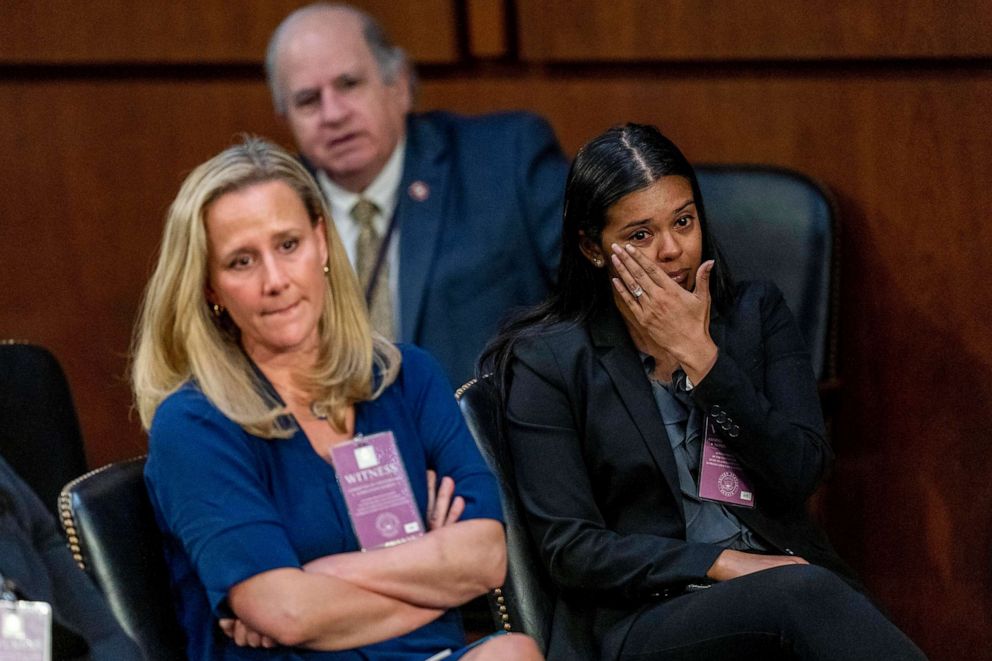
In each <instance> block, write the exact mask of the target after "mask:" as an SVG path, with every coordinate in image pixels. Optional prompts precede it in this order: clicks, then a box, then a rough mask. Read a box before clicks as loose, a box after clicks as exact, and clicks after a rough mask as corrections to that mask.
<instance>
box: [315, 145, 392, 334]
mask: <svg viewBox="0 0 992 661" xmlns="http://www.w3.org/2000/svg"><path fill="white" fill-rule="evenodd" d="M405 154H406V138H403V139H401V140H400V142H399V144H397V145H396V149H394V150H393V153H392V154H391V155H390V156H389V160H388V161H386V165H385V167H383V168H382V171H381V172H380V173H379V174H378V176H376V178H375V179H374V180H373V181H372V183H371V184H369V185H368V187H367V188H366V189H365V190H363V191H362V192H361V194H359V193H353V192H351V191H349V190H345V189H344V188H342V187H340V186H338V185H337V184H336V183H334V182H333V181H331V179H330V177H328V176H327V174H326V173H325V172H324V171H323V170H317V183H318V184H319V185H320V188H321V190H322V191H323V193H324V197H325V198H326V199H327V201H328V203H329V205H330V207H331V217H332V218H333V219H334V226H335V228H337V231H338V235H339V236H340V237H341V242H342V243H344V249H345V251H346V252H347V253H348V260H349V261H350V262H351V265H352V267H353V268H354V266H355V258H356V257H355V253H356V252H357V244H358V232H359V227H358V223H356V222H355V219H354V218H352V217H351V210H352V209H353V208H354V206H355V204H356V203H357V202H358V200H359V198H360V197H364V198H365V199H367V200H369V201H370V202H372V203H374V204H375V206H376V207H377V208H378V209H379V212H378V213H377V214H376V215H375V218H374V219H373V223H374V225H375V229H376V231H377V232H379V236H382V237H385V235H386V232H387V231H388V230H389V223H390V222H391V221H392V219H393V214H394V213H395V211H396V205H397V202H398V200H399V187H400V183H401V181H402V179H403V157H404V155H405ZM399 238H400V228H399V227H398V226H397V227H396V228H395V229H394V230H393V234H392V236H391V237H390V240H389V247H388V249H387V251H386V263H387V264H388V265H389V283H388V284H389V294H390V297H391V299H392V302H393V319H394V320H395V324H396V328H394V329H393V337H395V338H397V340H399V339H401V338H400V328H401V327H402V325H401V323H400V296H399V282H400V279H399V271H400V260H399V255H400V253H399V245H400V242H399Z"/></svg>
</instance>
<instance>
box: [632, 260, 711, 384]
mask: <svg viewBox="0 0 992 661" xmlns="http://www.w3.org/2000/svg"><path fill="white" fill-rule="evenodd" d="M612 248H613V255H612V260H613V268H614V269H615V270H616V272H617V275H618V276H619V277H617V278H613V287H614V289H616V291H617V294H618V295H619V296H620V298H621V299H622V300H623V302H624V303H625V304H626V306H627V308H628V309H629V310H630V313H631V314H632V315H633V317H634V320H635V321H636V322H637V324H638V326H639V327H640V328H641V329H642V331H643V332H644V333H645V334H646V335H647V338H648V339H649V340H650V342H651V343H652V344H654V345H656V346H657V347H658V348H660V349H662V350H664V351H667V352H668V353H670V354H671V355H672V356H674V357H675V358H676V359H677V360H678V361H679V364H680V365H681V366H682V369H683V370H685V372H686V374H688V375H689V378H690V379H692V381H693V382H694V383H699V382H700V381H701V380H702V378H703V377H704V376H706V374H707V373H708V372H709V370H710V368H711V367H712V366H713V363H715V362H716V356H717V347H716V344H714V343H713V340H712V339H711V338H710V272H711V271H712V270H713V260H709V261H707V262H704V263H703V264H701V265H700V266H699V269H698V270H697V271H696V287H695V289H694V291H691V292H690V291H686V290H685V289H683V288H682V286H681V285H679V284H678V283H676V282H675V281H673V280H672V279H671V278H670V277H668V274H667V273H665V271H664V270H662V269H660V268H658V266H657V264H655V263H653V262H652V260H650V259H649V258H648V257H647V256H645V255H644V254H642V253H641V252H639V251H638V250H637V249H635V248H634V247H633V246H630V245H628V246H626V248H621V247H620V246H619V245H617V244H615V243H614V244H613V246H612ZM638 292H639V293H640V294H639V295H638V296H635V295H634V293H638Z"/></svg>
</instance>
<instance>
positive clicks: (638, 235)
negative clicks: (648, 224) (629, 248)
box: [630, 230, 650, 241]
mask: <svg viewBox="0 0 992 661" xmlns="http://www.w3.org/2000/svg"><path fill="white" fill-rule="evenodd" d="M649 236H650V234H649V233H648V231H647V230H637V231H636V232H634V233H633V234H631V235H630V240H631V241H644V240H645V239H647V238H648V237H649Z"/></svg>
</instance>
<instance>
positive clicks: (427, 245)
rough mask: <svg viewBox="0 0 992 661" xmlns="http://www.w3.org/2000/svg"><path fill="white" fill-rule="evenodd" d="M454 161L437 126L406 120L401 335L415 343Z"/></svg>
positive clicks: (401, 216) (399, 206) (401, 215)
mask: <svg viewBox="0 0 992 661" xmlns="http://www.w3.org/2000/svg"><path fill="white" fill-rule="evenodd" d="M449 169H450V160H449V159H448V158H447V148H446V143H445V141H444V139H443V136H442V135H441V134H440V131H438V130H437V129H436V128H435V127H434V126H433V125H432V124H430V123H428V122H425V121H423V120H418V119H417V118H416V116H413V115H411V116H410V117H409V118H408V119H407V144H406V156H405V158H404V163H403V179H402V182H401V183H400V190H399V197H398V200H397V204H396V213H397V214H398V215H397V221H398V223H399V225H398V227H399V230H400V236H401V240H400V244H399V255H400V257H399V261H400V270H399V295H400V326H401V328H400V339H401V340H403V341H406V342H416V341H417V340H418V338H417V336H416V333H417V329H418V328H419V326H420V318H421V315H422V311H423V305H424V293H425V291H426V289H427V283H428V279H429V278H430V270H431V265H432V264H433V263H434V254H435V252H436V250H437V242H438V237H439V236H440V234H441V230H442V224H443V219H444V217H445V204H446V203H447V199H448V195H447V184H448V172H449Z"/></svg>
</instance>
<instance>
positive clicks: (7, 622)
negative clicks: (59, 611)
mask: <svg viewBox="0 0 992 661" xmlns="http://www.w3.org/2000/svg"><path fill="white" fill-rule="evenodd" d="M51 658H52V607H51V606H50V605H48V604H47V603H45V602H43V601H9V600H7V599H0V659H3V661H50V660H51Z"/></svg>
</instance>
